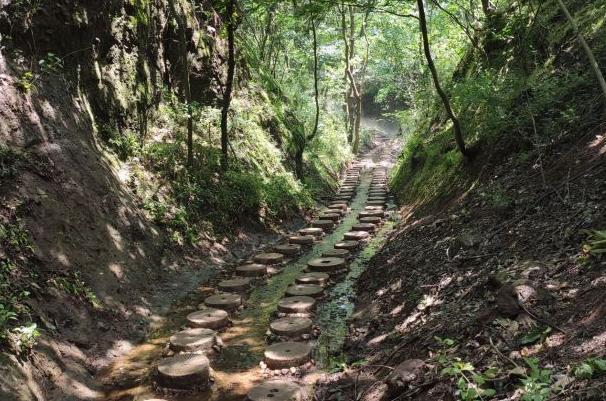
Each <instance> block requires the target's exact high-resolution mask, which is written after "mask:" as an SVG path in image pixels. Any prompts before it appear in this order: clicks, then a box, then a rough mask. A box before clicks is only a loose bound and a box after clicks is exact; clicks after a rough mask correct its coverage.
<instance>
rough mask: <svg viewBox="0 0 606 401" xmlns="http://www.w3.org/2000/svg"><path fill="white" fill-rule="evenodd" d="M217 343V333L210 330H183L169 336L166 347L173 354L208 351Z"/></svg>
mask: <svg viewBox="0 0 606 401" xmlns="http://www.w3.org/2000/svg"><path fill="white" fill-rule="evenodd" d="M216 342H217V333H216V332H215V331H214V330H211V329H204V328H194V329H185V330H182V331H180V332H178V333H175V334H173V335H172V336H170V339H169V342H168V344H169V345H168V346H169V347H170V349H172V350H173V351H175V352H195V351H208V350H209V349H212V347H213V345H215V343H216Z"/></svg>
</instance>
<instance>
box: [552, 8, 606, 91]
mask: <svg viewBox="0 0 606 401" xmlns="http://www.w3.org/2000/svg"><path fill="white" fill-rule="evenodd" d="M557 1H558V4H559V5H560V8H561V9H562V12H563V13H564V15H566V19H568V22H570V25H572V30H573V31H574V33H575V35H577V39H578V40H579V42H581V46H583V50H585V54H586V55H587V58H588V59H589V64H590V65H591V68H592V69H593V72H594V74H595V76H596V78H597V80H598V83H599V84H600V87H601V88H602V93H603V94H604V97H606V81H605V80H604V75H602V71H601V70H600V65H599V64H598V61H597V60H596V58H595V55H594V54H593V51H592V50H591V47H589V44H588V43H587V41H586V40H585V37H584V36H583V34H582V33H581V31H580V30H579V25H578V24H577V22H576V21H575V20H574V18H573V17H572V15H571V14H570V11H568V7H566V4H564V2H563V1H562V0H557Z"/></svg>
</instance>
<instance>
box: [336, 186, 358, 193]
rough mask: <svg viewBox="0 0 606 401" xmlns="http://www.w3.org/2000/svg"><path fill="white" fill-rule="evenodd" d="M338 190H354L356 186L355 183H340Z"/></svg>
mask: <svg viewBox="0 0 606 401" xmlns="http://www.w3.org/2000/svg"><path fill="white" fill-rule="evenodd" d="M339 191H341V192H346V191H351V192H356V186H355V185H342V186H341V188H339Z"/></svg>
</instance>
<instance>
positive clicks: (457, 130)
mask: <svg viewBox="0 0 606 401" xmlns="http://www.w3.org/2000/svg"><path fill="white" fill-rule="evenodd" d="M417 6H418V9H419V27H420V29H421V35H422V37H423V50H424V52H425V58H426V59H427V66H428V67H429V70H430V71H431V76H432V78H433V84H434V86H435V88H436V92H438V95H439V96H440V98H441V99H442V102H443V103H444V108H445V109H446V113H447V114H448V117H449V118H450V120H451V121H452V125H453V129H454V135H455V141H456V143H457V147H458V148H459V150H460V151H461V153H462V154H463V155H464V156H466V157H468V156H469V152H468V151H467V149H466V148H465V141H464V140H463V133H462V131H461V123H460V122H459V119H458V118H457V116H456V115H455V113H454V111H453V110H452V106H451V105H450V99H448V95H446V92H444V90H443V89H442V86H440V79H439V77H438V71H437V70H436V66H435V65H434V63H433V59H432V58H431V50H430V48H429V35H428V34H427V20H426V18H425V6H424V5H423V0H417Z"/></svg>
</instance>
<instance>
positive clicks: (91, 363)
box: [0, 0, 222, 400]
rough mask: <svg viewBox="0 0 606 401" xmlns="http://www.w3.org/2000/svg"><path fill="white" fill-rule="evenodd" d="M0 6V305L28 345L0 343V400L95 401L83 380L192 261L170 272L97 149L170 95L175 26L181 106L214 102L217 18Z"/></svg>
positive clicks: (149, 4)
mask: <svg viewBox="0 0 606 401" xmlns="http://www.w3.org/2000/svg"><path fill="white" fill-rule="evenodd" d="M0 7H1V9H0V34H1V35H2V37H1V39H2V47H1V48H0V165H1V166H2V169H1V170H2V173H1V174H0V224H1V228H2V230H0V232H2V235H0V262H1V264H2V267H3V273H2V274H1V275H0V284H1V285H0V297H1V298H2V299H1V300H0V304H3V305H5V306H6V305H7V304H8V303H11V305H13V306H14V307H15V308H16V312H17V315H18V316H17V318H18V319H21V318H22V317H27V320H28V321H29V322H30V323H31V322H33V323H35V324H36V325H37V326H36V327H37V331H38V332H39V333H40V334H41V337H40V338H39V339H38V345H37V346H36V347H35V348H34V350H33V352H31V353H29V354H28V353H27V352H23V350H22V349H20V348H21V347H22V342H20V341H21V339H20V338H17V337H15V336H9V337H10V338H7V339H2V341H1V343H2V345H1V346H0V347H2V348H4V349H5V350H10V353H12V354H19V353H21V355H20V356H19V357H15V356H10V355H9V354H3V356H2V362H1V363H0V365H2V366H3V368H4V369H5V370H3V371H2V373H1V374H0V376H1V378H0V399H2V400H13V399H20V400H30V399H31V400H33V399H95V398H100V397H102V391H101V387H100V383H98V382H97V381H96V379H95V374H96V373H97V372H98V370H99V369H101V368H102V367H103V366H105V365H106V364H107V363H108V361H109V360H111V358H112V357H114V356H115V355H118V354H120V353H121V352H122V351H124V350H125V349H127V348H128V347H129V341H130V340H133V339H136V338H140V337H141V336H143V335H144V334H145V333H146V331H147V330H148V329H149V322H150V321H151V320H152V319H151V317H152V315H153V314H154V313H155V311H157V310H158V308H160V307H161V306H162V305H166V304H168V303H170V302H171V300H172V299H175V298H177V297H178V294H179V291H180V290H183V287H173V286H172V285H171V282H174V279H172V281H171V277H173V278H174V276H176V275H177V274H183V273H184V270H187V272H192V271H196V269H195V268H196V267H200V264H201V262H200V261H199V260H189V261H188V262H187V264H186V265H187V266H185V263H183V262H175V260H178V259H177V258H174V257H173V253H172V250H171V249H170V247H169V246H168V245H166V243H165V238H164V234H163V232H162V230H161V229H159V228H157V227H155V226H154V224H152V223H151V222H150V221H149V220H147V219H146V217H145V216H144V215H143V214H142V212H141V210H140V208H139V205H138V204H137V199H136V197H135V196H133V194H132V193H131V191H130V190H129V187H128V185H127V183H125V182H123V180H121V177H120V174H121V171H120V169H121V168H122V167H121V166H120V165H119V164H117V163H116V162H115V160H114V159H112V158H111V157H107V155H106V154H105V153H104V151H103V150H102V147H101V146H100V144H99V140H100V138H102V137H103V135H105V132H106V131H108V130H114V131H118V132H122V130H125V129H127V127H128V128H129V129H135V130H138V132H140V133H143V134H144V133H145V129H146V127H147V119H148V116H149V115H150V113H151V112H152V111H153V110H154V109H155V108H156V107H157V106H158V105H159V104H160V103H161V101H162V93H163V91H165V90H166V89H167V88H168V89H173V90H176V91H179V90H180V87H181V77H182V76H183V75H182V72H183V66H182V65H181V63H180V60H181V59H182V58H181V54H180V53H179V52H180V51H182V50H183V49H182V48H180V47H179V46H178V45H177V42H176V40H175V36H176V35H177V26H176V22H175V21H176V19H177V18H181V21H186V23H187V29H186V35H187V37H188V49H187V50H188V52H187V57H188V59H189V72H190V81H191V85H192V96H193V98H194V99H195V100H196V101H198V102H200V103H202V104H213V103H214V102H215V101H216V99H217V95H218V93H219V92H220V80H221V67H222V61H221V60H222V56H221V53H222V49H221V44H220V41H219V40H218V38H217V34H216V31H217V30H218V29H219V24H220V18H219V16H218V14H217V13H216V12H215V11H214V10H213V9H212V7H211V4H210V3H208V2H201V3H200V4H198V5H197V7H196V9H195V10H194V9H192V8H191V4H190V3H187V2H182V3H179V2H177V3H175V4H172V6H171V4H170V3H169V2H168V1H164V0H155V1H154V0H150V1H148V0H131V1H54V2H46V1H34V0H20V1H10V0H9V1H6V0H3V1H2V2H1V3H0ZM176 14H178V15H176ZM194 16H195V18H194ZM7 233H8V234H7ZM15 233H17V234H15ZM11 235H12V236H13V237H15V238H17V239H15V238H13V237H11ZM179 260H180V259H179ZM5 268H6V269H5ZM188 274H189V273H188ZM191 274H198V275H199V274H202V273H199V272H197V273H191ZM204 274H206V273H204ZM208 274H210V272H208ZM195 282H197V281H196V280H191V281H190V282H189V283H187V280H185V282H184V284H183V285H193V283H195ZM150 283H151V284H150ZM11 348H12V349H11ZM23 348H25V347H23ZM70 397H71V398H70Z"/></svg>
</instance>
